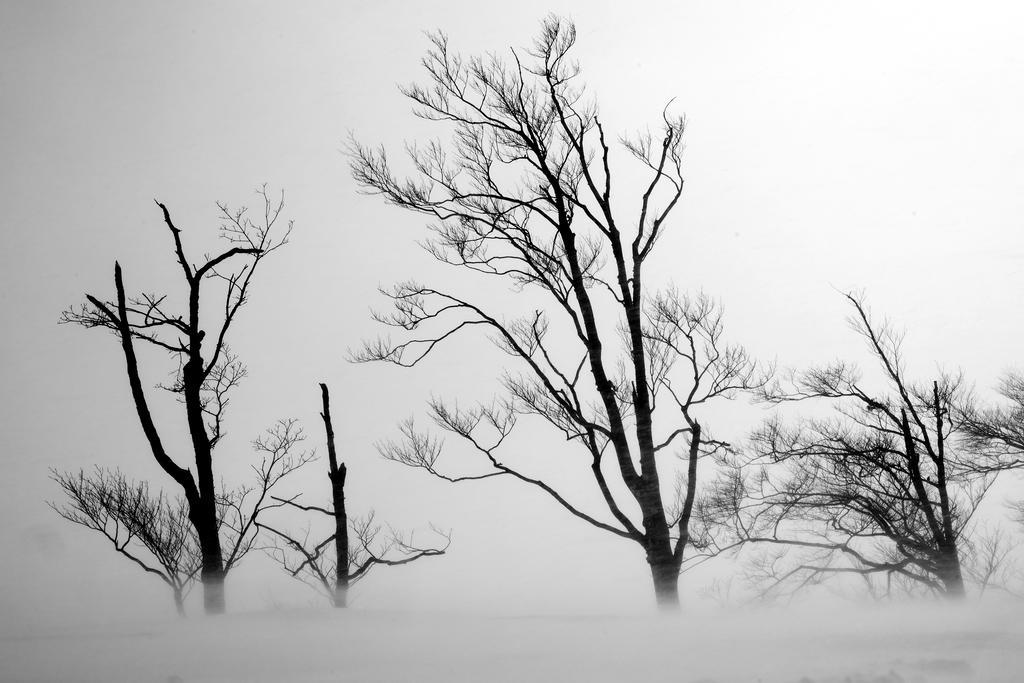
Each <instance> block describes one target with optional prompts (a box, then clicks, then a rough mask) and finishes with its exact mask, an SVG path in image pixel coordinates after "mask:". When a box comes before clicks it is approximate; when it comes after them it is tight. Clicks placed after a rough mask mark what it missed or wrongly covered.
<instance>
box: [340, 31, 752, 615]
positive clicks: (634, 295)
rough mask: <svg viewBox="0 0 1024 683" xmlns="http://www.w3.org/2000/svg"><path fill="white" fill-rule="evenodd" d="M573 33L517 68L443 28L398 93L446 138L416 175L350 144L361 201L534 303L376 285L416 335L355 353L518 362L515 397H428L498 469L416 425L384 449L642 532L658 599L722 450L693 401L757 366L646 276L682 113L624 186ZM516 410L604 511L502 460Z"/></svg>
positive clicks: (557, 35) (454, 262) (404, 360)
mask: <svg viewBox="0 0 1024 683" xmlns="http://www.w3.org/2000/svg"><path fill="white" fill-rule="evenodd" d="M575 41H576V31H575V27H574V26H573V25H572V24H571V23H566V22H563V21H561V20H559V19H557V18H554V17H549V18H548V19H546V20H545V21H544V22H543V25H542V29H541V33H540V36H539V38H538V39H537V40H536V42H535V44H534V46H533V49H532V50H529V51H528V53H527V55H525V56H526V57H528V58H529V59H528V60H525V59H521V54H520V53H519V52H517V51H514V50H512V51H510V53H509V54H510V58H509V59H506V60H503V59H501V58H499V57H498V56H496V55H491V56H488V57H473V58H468V59H463V58H462V57H460V56H459V55H458V54H456V53H454V52H453V51H452V50H450V49H449V45H448V39H447V37H446V36H445V35H444V34H441V33H437V34H434V35H433V36H432V37H431V42H432V48H431V49H430V50H429V52H428V53H427V55H426V57H425V58H424V60H423V65H424V67H425V69H426V71H427V74H428V78H429V80H430V83H429V84H428V85H426V86H420V85H412V86H409V87H407V88H404V89H403V93H404V94H405V95H406V96H407V97H408V98H409V99H410V100H411V101H412V103H413V106H414V111H415V114H416V115H417V116H419V117H420V118H423V119H426V120H429V121H434V122H437V123H438V124H440V125H444V126H447V127H448V128H449V130H450V131H451V132H452V138H451V143H450V145H449V146H447V147H445V146H443V145H442V144H441V143H440V142H430V143H428V144H426V145H424V146H416V145H409V146H407V147H408V151H409V155H410V157H411V163H412V166H413V168H414V169H415V175H414V177H412V178H410V179H404V178H402V177H401V176H399V175H396V173H395V172H394V171H393V170H392V165H391V163H390V160H389V158H388V157H387V156H386V154H385V152H384V151H383V149H380V150H377V149H373V148H370V147H366V146H364V145H362V144H359V143H358V142H355V141H353V142H352V146H351V150H350V151H351V159H352V161H351V167H352V172H353V175H354V177H355V179H356V181H357V182H358V183H359V184H360V185H361V186H362V187H363V188H364V190H365V191H366V192H367V193H371V194H379V195H382V196H383V197H384V199H385V200H386V201H387V202H388V203H390V204H393V205H396V206H399V207H402V208H404V209H407V210H411V211H414V212H416V213H419V214H422V215H424V216H426V217H428V218H429V219H432V220H433V221H435V223H434V224H433V225H432V226H431V228H430V230H431V232H432V235H431V236H430V238H429V239H427V240H426V241H425V242H424V245H425V247H426V250H427V252H428V253H429V254H430V255H431V256H432V257H433V258H435V259H437V260H438V261H440V262H441V263H444V264H447V265H451V266H453V267H455V268H458V269H462V270H463V271H468V272H469V274H474V275H478V276H483V277H487V276H490V277H491V278H495V279H497V280H499V281H501V282H503V283H505V284H506V285H507V286H508V287H509V288H511V289H512V290H513V291H515V292H522V293H523V295H524V296H522V297H516V301H527V302H529V304H530V306H531V307H532V306H533V305H534V304H536V308H535V309H534V310H533V311H532V312H531V313H528V314H527V315H526V316H525V317H516V316H517V315H518V314H517V313H515V312H514V310H513V309H511V308H510V307H509V306H511V305H512V302H509V306H507V307H505V308H502V307H500V306H498V307H496V306H493V305H490V304H487V303H484V302H482V301H480V300H475V298H476V297H475V296H474V295H475V293H476V292H477V291H478V289H479V288H478V287H477V286H476V284H475V283H474V282H472V281H467V282H466V286H465V290H464V292H463V293H460V292H458V291H456V290H448V289H440V288H436V287H432V286H429V285H425V284H420V283H417V282H415V281H408V282H404V283H401V284H399V285H397V286H395V287H393V288H392V289H390V290H386V291H384V292H383V293H384V294H385V295H386V296H387V297H389V298H390V299H391V301H392V303H393V305H394V310H393V312H391V313H390V314H378V315H377V319H378V320H379V321H380V322H381V323H383V324H385V325H389V326H391V327H394V328H398V329H400V330H403V331H405V332H407V333H410V334H409V336H408V337H406V338H404V339H402V340H398V341H392V340H391V339H389V338H382V339H378V340H377V341H374V342H370V343H367V344H366V345H365V346H364V348H363V349H362V350H361V351H359V352H356V353H354V354H353V356H354V359H355V360H357V361H385V362H390V363H394V364H397V365H402V366H412V365H416V364H417V363H419V362H420V361H421V360H423V359H424V358H425V357H426V356H428V355H429V354H430V352H431V351H432V350H433V349H435V348H436V347H437V346H438V344H440V343H442V342H444V341H446V340H448V339H449V338H450V337H452V336H453V335H456V334H458V333H460V332H464V331H465V332H468V331H470V330H473V329H476V330H480V331H487V332H489V333H490V334H491V337H492V339H494V340H495V341H496V342H497V345H498V346H499V348H501V349H502V350H503V351H505V352H507V353H508V354H509V355H510V356H511V357H512V358H513V359H514V360H515V362H516V363H517V364H518V367H519V368H520V369H521V370H522V374H519V375H516V374H514V373H511V372H510V373H509V374H507V375H506V377H505V382H504V384H505V389H506V394H505V396H504V397H503V398H502V399H501V400H499V401H496V402H495V403H494V404H491V405H481V406H479V407H477V408H473V409H469V410H465V409H460V408H458V407H454V406H452V405H449V404H447V403H444V402H442V401H440V400H436V401H434V402H432V403H431V405H430V412H431V415H432V417H433V420H434V422H435V423H436V424H437V426H439V427H440V428H441V429H442V430H445V431H447V432H450V433H452V434H455V435H456V436H457V437H459V438H460V439H461V440H462V441H463V442H464V443H465V445H466V446H468V447H469V448H471V449H472V450H473V451H475V452H476V453H478V454H479V455H480V456H481V458H482V464H484V465H485V466H486V468H487V469H485V470H483V471H482V472H480V473H479V474H465V475H459V474H450V473H445V472H443V471H442V470H441V469H439V468H438V467H437V460H438V457H439V456H440V450H441V449H440V443H439V441H438V440H437V439H436V438H434V437H432V436H431V435H430V434H428V433H420V432H417V431H416V430H415V427H414V425H413V424H412V423H411V422H408V423H406V424H405V425H403V428H402V431H403V435H404V438H403V439H402V440H401V441H399V442H386V443H383V444H381V445H380V450H381V452H382V453H383V455H384V456H385V457H388V458H390V459H392V460H396V461H398V462H401V463H404V464H406V465H411V466H414V467H421V468H424V469H426V470H427V471H428V472H430V473H432V474H434V475H436V476H439V477H442V478H445V479H448V480H450V481H467V480H475V479H483V478H487V477H493V476H506V477H511V478H515V479H518V480H519V481H521V482H523V483H525V484H528V485H530V486H532V487H535V488H537V489H539V490H540V491H543V492H544V493H545V494H546V495H548V496H550V497H551V498H552V499H554V501H555V502H557V503H558V504H559V505H560V506H562V507H563V508H565V509H566V510H567V511H568V512H569V513H570V514H572V515H574V516H576V517H578V518H579V519H582V520H584V521H586V522H588V523H589V524H591V525H593V526H595V527H597V528H599V529H603V530H605V531H608V532H610V533H612V534H615V535H616V536H619V537H621V538H624V539H628V540H630V541H633V542H635V543H637V544H639V545H640V546H641V547H642V548H643V550H644V552H645V554H646V558H647V562H648V564H649V566H650V570H651V574H652V577H653V581H654V589H655V594H656V596H657V599H658V602H659V604H661V605H665V606H674V605H677V604H678V594H677V591H678V575H679V568H680V565H681V563H682V561H683V555H684V552H685V551H686V548H687V546H688V544H690V543H692V542H693V540H694V539H693V538H692V536H691V533H690V529H689V517H690V514H691V512H692V510H693V504H694V500H695V498H696V495H697V490H698V486H697V482H698V475H697V469H698V467H697V463H698V459H699V458H701V457H703V456H705V455H708V454H709V453H712V452H714V451H716V450H718V449H719V448H720V447H721V446H722V444H721V443H720V442H717V441H715V440H713V439H712V438H710V435H709V433H708V428H707V426H706V425H704V424H702V423H701V422H700V421H699V419H698V413H699V411H700V410H701V409H702V408H703V407H704V404H706V403H708V402H711V401H713V400H714V399H716V398H720V397H728V396H730V395H732V394H734V393H735V392H737V391H743V390H748V389H752V388H754V387H757V386H759V385H760V384H762V383H763V381H764V378H763V377H762V375H761V374H760V373H759V372H758V370H757V369H756V368H755V365H754V363H753V362H752V361H751V359H750V358H749V357H748V355H747V354H746V352H745V351H744V350H743V349H741V348H739V347H733V346H727V345H725V344H724V343H723V341H722V326H721V314H720V312H719V310H718V308H717V307H716V305H715V304H714V303H713V302H712V300H710V299H709V298H707V297H705V296H703V295H702V296H699V297H696V298H690V297H687V296H683V295H681V294H679V293H678V292H676V291H675V290H672V289H667V290H662V291H652V290H650V289H649V288H648V283H647V282H646V280H645V278H644V275H645V273H646V266H647V264H648V263H649V262H650V259H651V257H652V255H653V254H654V253H655V247H656V246H657V244H658V242H659V239H660V238H661V237H662V236H663V235H664V233H665V231H666V229H667V228H668V224H669V217H670V215H671V214H672V211H673V209H674V208H675V207H676V206H677V204H678V201H679V199H680V197H681V196H682V192H683V175H682V152H683V142H682V136H683V128H684V120H683V118H681V117H676V116H670V115H669V114H668V113H667V110H666V112H665V113H663V116H662V124H663V125H662V128H661V131H660V133H659V134H658V136H657V137H654V136H652V135H651V134H650V133H646V134H640V135H637V136H635V137H632V138H629V139H625V140H623V144H622V151H623V152H624V153H625V156H626V157H627V158H629V159H632V161H634V162H637V167H638V168H639V169H640V171H641V172H642V173H643V174H644V176H645V177H644V178H643V180H642V183H641V186H640V188H639V190H638V191H637V192H635V193H631V192H630V190H629V188H630V187H631V185H632V182H635V181H636V178H629V180H625V178H627V177H628V174H623V175H622V176H619V173H620V162H619V158H618V157H619V154H620V152H619V151H618V150H615V151H613V149H612V146H610V145H609V143H608V141H607V138H606V135H605V129H604V126H603V125H602V122H601V120H600V119H599V117H598V113H597V108H596V106H594V105H592V104H590V103H589V98H588V97H587V95H586V94H585V93H584V91H583V88H582V86H581V85H579V83H578V78H577V77H578V74H579V68H578V67H577V65H576V64H574V63H573V62H572V61H571V57H570V52H571V50H572V47H573V45H574V43H575ZM613 168H614V169H615V171H614V174H613ZM613 175H614V176H615V177H616V178H618V180H617V181H616V182H615V183H614V186H615V187H616V188H617V189H616V191H615V195H614V199H613V192H612V188H613ZM623 206H625V207H628V208H626V209H624V208H622V207H623ZM634 210H636V212H635V213H633V214H632V215H630V214H628V213H625V212H627V211H634ZM526 295H529V296H528V298H524V297H526ZM659 399H661V400H660V402H659ZM659 408H660V409H661V410H660V411H659V410H658V409H659ZM520 417H533V418H539V419H540V420H541V421H543V422H546V423H547V424H548V425H549V426H550V427H553V428H554V430H555V433H556V434H559V435H561V436H562V437H564V438H565V439H567V440H568V441H569V442H570V444H575V445H576V446H577V447H581V448H582V449H583V451H584V452H585V453H586V454H587V457H588V461H589V474H588V475H585V476H588V478H592V481H593V483H594V485H596V487H597V489H598V490H599V491H600V494H601V497H602V499H603V501H604V506H605V508H606V509H605V510H604V511H603V512H602V513H592V512H588V511H585V510H583V509H581V508H580V507H579V506H578V505H577V504H576V503H574V502H573V501H571V500H569V499H568V498H567V497H565V496H563V495H562V494H561V493H560V492H558V491H556V490H555V489H554V488H553V487H552V486H550V485H548V484H547V483H546V482H544V481H542V480H541V479H539V478H537V477H535V476H531V475H529V474H527V473H525V472H522V471H520V470H519V469H516V468H515V467H513V466H512V465H510V464H509V463H508V462H506V461H504V460H500V459H499V458H498V456H497V455H496V451H497V450H498V448H499V446H500V445H501V444H502V442H503V440H504V439H505V438H506V437H507V436H508V434H509V433H510V432H511V431H512V429H513V427H514V426H515V425H516V423H517V419H518V418H520ZM677 448H678V450H679V451H681V454H682V460H683V462H684V464H683V466H682V468H681V470H682V472H681V473H680V474H681V475H682V477H683V478H684V479H685V485H684V486H683V487H681V494H682V499H681V500H679V501H674V502H670V503H668V504H666V501H665V491H664V490H663V489H665V488H666V487H665V486H664V480H665V479H666V478H668V479H669V483H670V484H671V481H672V479H673V478H674V477H673V472H672V468H673V467H674V466H675V465H674V461H675V460H676V459H675V458H674V457H673V456H672V455H671V451H672V450H675V449H677ZM606 455H610V457H611V459H612V460H613V464H611V465H610V466H609V464H608V462H607V459H606V457H605V456H606ZM609 476H611V477H612V478H614V479H616V480H620V481H621V484H622V486H621V487H620V486H618V483H617V482H616V481H610V480H609V479H608V477H609ZM623 491H624V492H625V494H626V495H625V496H624V497H623V498H622V499H621V500H620V496H622V493H621V492H623Z"/></svg>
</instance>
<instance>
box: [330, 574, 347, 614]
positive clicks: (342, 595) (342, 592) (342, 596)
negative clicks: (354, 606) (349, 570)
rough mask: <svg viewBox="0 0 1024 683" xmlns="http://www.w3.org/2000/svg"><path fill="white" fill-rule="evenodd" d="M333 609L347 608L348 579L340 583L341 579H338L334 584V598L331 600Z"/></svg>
mask: <svg viewBox="0 0 1024 683" xmlns="http://www.w3.org/2000/svg"><path fill="white" fill-rule="evenodd" d="M332 602H333V603H334V606H335V607H338V608H342V607H348V579H347V578H346V579H345V580H344V581H342V579H341V577H340V576H339V577H338V580H337V582H336V583H335V584H334V598H333V600H332Z"/></svg>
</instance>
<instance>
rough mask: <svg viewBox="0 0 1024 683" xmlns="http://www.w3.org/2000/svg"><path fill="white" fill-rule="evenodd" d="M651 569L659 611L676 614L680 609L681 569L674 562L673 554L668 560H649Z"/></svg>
mask: <svg viewBox="0 0 1024 683" xmlns="http://www.w3.org/2000/svg"><path fill="white" fill-rule="evenodd" d="M647 561H648V564H650V567H651V578H652V579H653V580H654V598H655V599H656V600H657V601H658V609H660V610H662V611H666V612H674V611H676V610H678V609H679V568H678V567H677V566H676V564H675V562H674V561H673V560H672V555H671V553H670V554H669V555H668V557H667V558H660V559H651V558H650V557H649V558H648V560H647Z"/></svg>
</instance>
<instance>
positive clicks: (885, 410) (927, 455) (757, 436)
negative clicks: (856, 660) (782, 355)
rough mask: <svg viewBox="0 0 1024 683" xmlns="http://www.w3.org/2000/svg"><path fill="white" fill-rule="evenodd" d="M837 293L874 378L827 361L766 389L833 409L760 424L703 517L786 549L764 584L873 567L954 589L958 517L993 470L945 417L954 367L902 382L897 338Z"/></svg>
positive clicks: (961, 535)
mask: <svg viewBox="0 0 1024 683" xmlns="http://www.w3.org/2000/svg"><path fill="white" fill-rule="evenodd" d="M846 298H847V300H848V301H849V303H850V304H851V305H852V306H853V311H854V312H853V314H852V316H851V318H850V323H851V325H852V327H853V328H854V329H855V330H856V331H857V332H858V333H859V334H861V335H862V336H863V337H864V339H865V340H866V341H867V345H868V348H869V350H870V352H871V354H872V356H873V357H874V360H875V361H877V363H878V364H879V366H880V370H881V373H880V374H881V377H882V384H881V385H880V386H878V388H877V389H872V388H870V387H869V383H868V382H865V381H864V380H863V378H862V376H861V373H860V371H859V370H858V369H857V367H856V366H854V365H852V364H849V363H846V362H842V361H837V362H835V363H833V364H831V365H828V366H826V367H819V368H813V369H811V370H807V371H803V372H799V373H793V374H792V376H791V377H790V378H789V381H788V382H786V383H785V385H784V384H783V383H775V384H773V385H772V386H771V387H769V388H767V389H766V391H765V395H764V398H765V399H766V400H768V401H769V402H772V403H777V404H781V403H787V402H794V401H808V402H809V401H821V402H824V403H825V404H826V405H827V406H828V407H829V408H830V409H831V412H832V416H831V417H828V418H807V419H804V420H802V421H799V422H797V423H795V424H786V423H785V422H783V421H782V420H781V419H780V418H778V417H775V418H773V419H771V420H769V421H768V422H766V423H765V424H764V426H763V427H762V428H760V429H759V430H758V431H756V432H755V433H754V435H753V439H752V441H753V446H754V450H755V454H756V456H757V459H756V460H754V462H753V463H749V462H748V463H741V466H739V467H737V468H736V469H735V470H733V472H732V474H731V477H730V478H728V479H726V480H723V482H722V485H721V486H720V487H719V491H718V492H717V495H715V496H710V497H709V499H708V503H707V510H706V512H707V513H708V514H710V515H711V516H717V518H718V520H719V521H720V522H723V523H725V524H727V525H731V526H732V531H733V532H734V536H732V537H731V538H732V539H733V540H734V541H735V542H737V543H744V542H746V543H773V544H781V545H784V546H786V547H788V548H792V549H797V553H796V556H797V559H796V560H795V561H792V558H791V557H789V558H786V556H784V555H782V554H777V553H773V554H772V557H770V558H769V560H768V564H769V565H770V566H768V567H767V569H766V571H764V572H763V576H764V577H767V578H768V579H770V580H769V587H770V588H775V587H782V586H784V585H788V586H789V587H794V586H796V587H799V586H803V585H807V584H808V583H814V582H818V581H821V580H823V579H825V578H827V577H830V576H835V575H837V574H854V575H882V576H885V577H886V580H887V581H892V580H896V581H899V582H904V583H905V584H906V585H910V586H917V587H920V588H922V589H924V590H926V591H929V592H937V593H939V594H942V595H945V596H950V597H956V596H962V595H964V570H963V564H964V557H963V554H964V553H965V552H966V551H967V550H968V548H969V545H968V539H967V528H968V524H969V523H970V521H971V519H972V516H973V515H974V512H975V510H976V509H977V508H978V505H979V504H980V503H981V501H982V498H983V497H984V495H985V493H986V492H987V491H988V489H989V486H990V485H991V483H992V481H993V479H994V477H995V473H994V472H993V471H992V470H991V469H990V468H989V467H988V466H987V463H986V462H985V459H984V458H982V457H980V456H979V454H978V453H977V451H976V450H975V449H973V448H972V447H971V445H970V443H968V442H967V441H965V440H964V439H963V438H962V437H963V436H964V428H965V425H964V422H963V421H962V420H961V419H960V418H959V417H958V416H961V415H963V414H964V413H965V410H964V406H965V405H966V404H969V403H970V402H971V401H972V400H973V399H972V398H971V396H970V393H969V392H968V391H967V390H965V388H964V386H963V382H962V378H961V377H960V376H958V375H949V374H944V373H943V374H940V376H939V377H938V379H936V380H935V381H933V382H931V383H930V384H916V383H912V382H911V381H910V380H909V379H908V378H907V375H906V368H905V365H904V362H903V358H902V355H901V348H900V347H901V341H902V338H901V335H899V334H897V333H896V332H894V331H893V329H892V327H891V326H889V325H888V324H884V323H883V324H878V323H875V322H873V321H872V319H871V318H870V316H869V314H868V312H867V310H866V308H865V306H864V303H863V301H862V299H861V298H859V297H857V296H854V295H852V294H847V295H846ZM742 465H746V467H745V468H744V467H743V466H742ZM744 470H745V471H744ZM786 559H788V560H790V562H789V563H788V564H786Z"/></svg>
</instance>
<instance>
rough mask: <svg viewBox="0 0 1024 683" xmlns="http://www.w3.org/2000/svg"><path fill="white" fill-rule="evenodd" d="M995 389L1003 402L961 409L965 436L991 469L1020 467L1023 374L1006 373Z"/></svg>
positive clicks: (1022, 463) (1023, 443) (1023, 447)
mask: <svg viewBox="0 0 1024 683" xmlns="http://www.w3.org/2000/svg"><path fill="white" fill-rule="evenodd" d="M998 390H999V393H1000V395H1002V397H1003V398H1004V399H1006V402H1007V405H1005V406H996V407H991V408H979V407H977V406H975V405H974V404H971V405H970V406H968V407H967V408H968V409H965V410H964V414H963V416H962V419H963V420H964V423H965V430H966V437H967V438H968V439H969V440H970V443H971V445H972V446H973V447H974V448H976V449H978V450H979V451H980V452H981V453H983V454H984V455H985V456H986V457H987V460H988V462H989V466H990V467H991V468H992V469H993V470H1008V469H1020V468H1021V467H1024V376H1022V375H1021V374H1019V373H1017V372H1008V373H1006V374H1005V375H1004V376H1003V378H1002V381H1001V382H1000V384H999V389H998Z"/></svg>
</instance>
